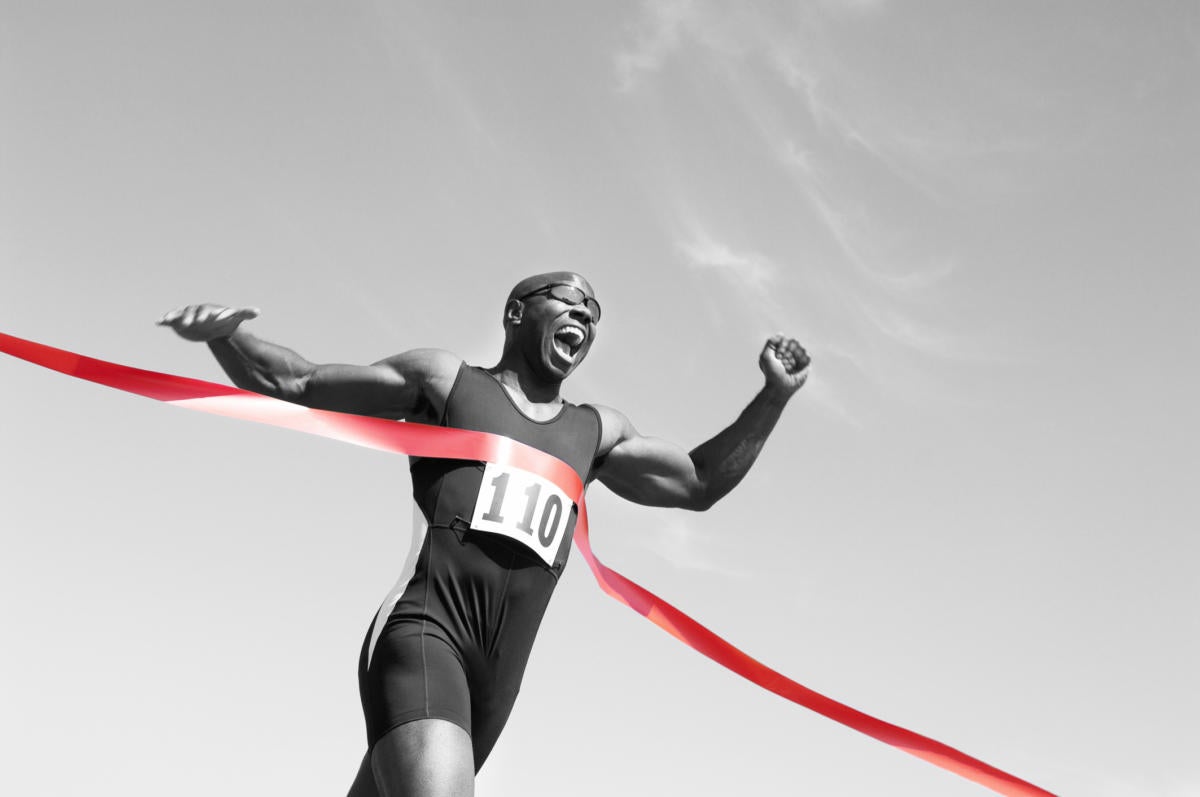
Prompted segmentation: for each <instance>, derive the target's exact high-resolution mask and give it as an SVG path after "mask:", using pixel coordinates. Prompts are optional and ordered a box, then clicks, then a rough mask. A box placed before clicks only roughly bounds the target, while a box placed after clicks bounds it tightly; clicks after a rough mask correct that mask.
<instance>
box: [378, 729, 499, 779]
mask: <svg viewBox="0 0 1200 797" xmlns="http://www.w3.org/2000/svg"><path fill="white" fill-rule="evenodd" d="M370 756H371V771H372V772H373V773H374V775H375V785H376V786H377V788H378V790H379V794H380V795H381V797H473V795H474V793H475V763H474V755H473V753H472V749H471V736H470V734H468V733H467V732H466V731H465V730H463V729H462V728H460V727H459V726H458V725H455V724H454V723H453V722H449V721H447V720H442V719H423V720H414V721H412V722H408V723H405V724H404V725H400V726H399V727H396V728H393V729H392V730H391V731H389V732H388V733H387V734H385V735H384V736H383V738H382V739H380V740H379V741H378V742H377V743H376V744H375V746H374V747H373V748H372V749H371V753H370Z"/></svg>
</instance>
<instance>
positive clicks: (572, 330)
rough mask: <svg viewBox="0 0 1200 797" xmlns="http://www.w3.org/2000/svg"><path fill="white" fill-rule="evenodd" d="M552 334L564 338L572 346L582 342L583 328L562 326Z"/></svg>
mask: <svg viewBox="0 0 1200 797" xmlns="http://www.w3.org/2000/svg"><path fill="white" fill-rule="evenodd" d="M554 336H555V337H557V338H563V339H565V340H566V341H567V342H568V343H570V344H571V345H572V346H578V345H579V344H580V343H583V330H581V329H580V328H579V327H563V328H562V329H560V330H558V332H556V333H555V334H554Z"/></svg>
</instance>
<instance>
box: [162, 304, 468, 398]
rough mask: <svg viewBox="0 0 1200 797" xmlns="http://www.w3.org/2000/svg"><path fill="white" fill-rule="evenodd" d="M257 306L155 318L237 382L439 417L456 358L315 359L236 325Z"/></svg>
mask: <svg viewBox="0 0 1200 797" xmlns="http://www.w3.org/2000/svg"><path fill="white" fill-rule="evenodd" d="M257 315H258V311H257V310H254V309H249V308H247V309H235V308H229V307H223V306H220V305H209V304H205V305H191V306H188V307H184V308H180V309H178V310H174V311H172V312H170V313H167V314H166V315H164V316H163V317H162V319H160V320H159V322H158V323H159V324H160V325H162V326H169V327H171V328H172V329H174V330H175V332H177V333H178V334H179V335H180V337H183V338H185V339H187V340H191V341H197V342H204V343H207V344H208V347H209V349H210V350H211V351H212V353H213V356H215V357H216V358H217V362H218V363H219V364H220V366H221V368H223V369H224V371H225V373H226V374H228V375H229V378H230V380H232V381H233V383H234V384H235V385H237V386H238V387H240V388H242V389H244V390H252V391H254V392H255V393H262V394H263V395H267V396H271V397H273V398H278V399H283V400H284V401H290V402H293V403H295V404H302V405H304V406H306V407H313V408H316V409H323V410H336V411H338V412H351V413H355V414H358V415H372V416H376V417H382V418H410V419H412V420H436V419H437V417H439V416H440V414H441V411H442V409H443V407H444V405H445V398H446V396H447V395H448V394H449V391H450V387H451V385H452V384H453V381H454V377H455V375H456V374H457V372H458V366H459V364H460V363H461V360H460V359H459V358H458V357H456V356H455V355H453V354H451V353H450V352H447V351H442V350H439V349H414V350H412V351H408V352H404V353H402V354H397V355H393V356H392V357H388V358H386V359H384V360H380V361H379V362H376V363H373V364H371V365H342V364H316V363H312V362H309V361H308V360H307V359H305V358H304V357H302V356H300V355H299V354H297V353H296V352H294V351H292V350H291V349H288V348H285V347H283V346H279V345H277V344H274V343H269V342H267V341H265V340H262V339H260V338H258V337H255V336H254V335H252V334H250V333H249V332H247V331H246V330H244V329H241V328H240V325H241V323H242V322H243V321H246V320H249V319H251V318H255V317H257Z"/></svg>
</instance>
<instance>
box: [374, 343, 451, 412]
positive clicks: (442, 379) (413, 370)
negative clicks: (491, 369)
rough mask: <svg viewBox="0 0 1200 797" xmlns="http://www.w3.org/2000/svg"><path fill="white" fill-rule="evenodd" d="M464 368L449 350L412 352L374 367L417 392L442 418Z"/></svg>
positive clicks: (386, 359)
mask: <svg viewBox="0 0 1200 797" xmlns="http://www.w3.org/2000/svg"><path fill="white" fill-rule="evenodd" d="M462 366H463V359H462V357H459V356H458V355H457V354H454V353H453V352H449V351H446V350H445V349H410V350H408V351H405V352H401V353H399V354H393V355H392V356H391V357H385V358H384V359H382V360H380V361H378V362H376V363H374V364H373V365H372V367H374V368H376V369H379V370H381V371H384V372H385V373H386V374H387V375H388V377H389V378H392V379H396V380H397V381H398V382H400V383H401V384H403V385H404V386H406V387H408V388H410V389H415V390H416V391H417V392H418V393H419V394H420V398H421V399H423V400H424V402H428V404H429V405H432V409H433V410H434V413H435V414H438V415H440V413H441V411H442V409H443V408H444V407H445V405H446V398H447V396H449V395H450V390H451V389H452V388H453V387H454V382H455V380H457V379H458V373H459V370H460V369H461V368H462Z"/></svg>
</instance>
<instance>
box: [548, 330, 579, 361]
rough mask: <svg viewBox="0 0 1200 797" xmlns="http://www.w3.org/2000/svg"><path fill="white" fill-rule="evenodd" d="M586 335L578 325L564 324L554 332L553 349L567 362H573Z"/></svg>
mask: <svg viewBox="0 0 1200 797" xmlns="http://www.w3.org/2000/svg"><path fill="white" fill-rule="evenodd" d="M585 340H587V336H586V335H585V334H584V332H583V330H582V329H580V328H579V327H573V326H566V327H563V328H562V329H560V330H558V331H557V332H555V333H554V350H555V351H556V352H558V354H559V355H560V356H561V357H562V358H563V359H564V360H566V361H567V362H574V361H575V355H576V354H578V353H579V350H580V349H581V348H582V347H583V342H584V341H585Z"/></svg>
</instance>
